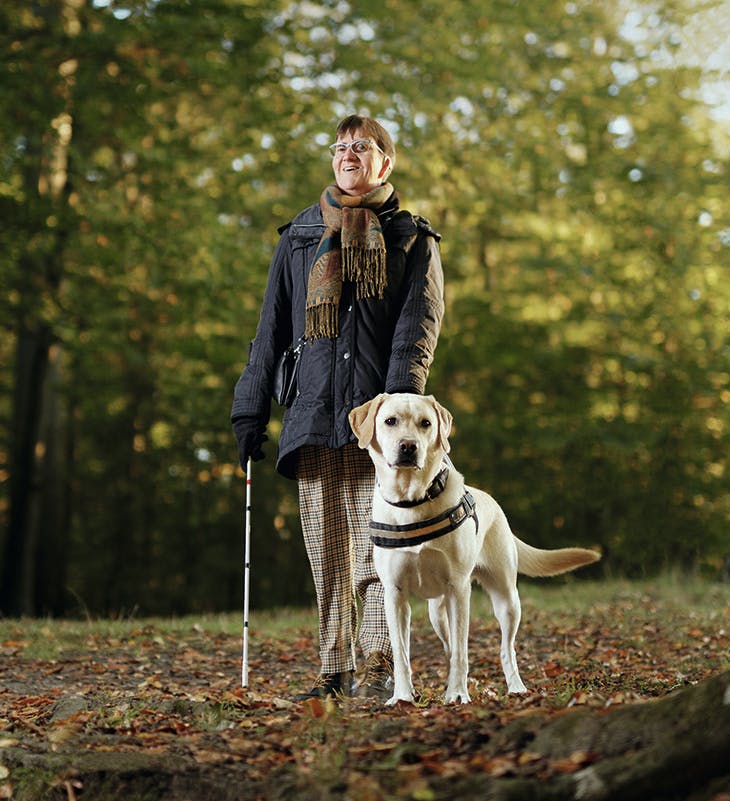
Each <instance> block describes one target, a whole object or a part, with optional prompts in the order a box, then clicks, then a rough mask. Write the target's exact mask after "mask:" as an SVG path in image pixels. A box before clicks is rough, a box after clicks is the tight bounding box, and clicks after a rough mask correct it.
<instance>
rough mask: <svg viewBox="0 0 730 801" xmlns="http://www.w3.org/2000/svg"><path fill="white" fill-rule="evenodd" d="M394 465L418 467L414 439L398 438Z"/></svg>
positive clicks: (416, 446) (416, 447)
mask: <svg viewBox="0 0 730 801" xmlns="http://www.w3.org/2000/svg"><path fill="white" fill-rule="evenodd" d="M395 466H396V467H418V444H417V443H416V442H415V441H414V440H412V439H402V440H400V442H399V443H398V450H397V452H396V457H395Z"/></svg>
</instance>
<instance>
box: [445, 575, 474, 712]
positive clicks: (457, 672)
mask: <svg viewBox="0 0 730 801" xmlns="http://www.w3.org/2000/svg"><path fill="white" fill-rule="evenodd" d="M470 601H471V578H469V580H467V581H465V582H461V583H460V584H458V585H456V586H454V587H452V588H451V591H450V592H449V593H447V596H446V603H447V610H448V616H449V631H450V639H451V659H450V660H449V680H448V683H447V685H446V695H445V696H444V701H445V702H446V703H447V704H453V703H455V702H457V701H459V702H461V703H462V704H468V703H469V702H470V701H471V698H469V692H468V690H467V688H466V679H467V675H468V673H469V603H470Z"/></svg>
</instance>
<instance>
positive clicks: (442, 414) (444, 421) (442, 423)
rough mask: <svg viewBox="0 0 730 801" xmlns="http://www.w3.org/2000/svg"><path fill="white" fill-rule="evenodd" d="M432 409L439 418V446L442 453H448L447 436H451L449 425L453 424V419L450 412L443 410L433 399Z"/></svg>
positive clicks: (449, 446)
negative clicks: (442, 450)
mask: <svg viewBox="0 0 730 801" xmlns="http://www.w3.org/2000/svg"><path fill="white" fill-rule="evenodd" d="M433 408H434V409H435V410H436V414H437V415H438V418H439V445H441V447H442V448H443V449H444V453H448V452H449V451H450V450H451V444H450V443H449V435H450V434H451V424H452V423H453V422H454V418H453V416H452V415H451V412H450V411H449V410H448V409H446V408H444V407H443V406H442V405H441V404H440V403H439V402H438V401H437V400H436V399H435V398H434V399H433Z"/></svg>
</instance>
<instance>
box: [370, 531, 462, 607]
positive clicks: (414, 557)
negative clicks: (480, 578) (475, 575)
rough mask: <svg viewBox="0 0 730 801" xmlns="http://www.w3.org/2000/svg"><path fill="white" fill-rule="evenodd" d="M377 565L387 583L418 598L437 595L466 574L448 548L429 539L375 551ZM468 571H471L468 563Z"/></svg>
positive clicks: (379, 572) (376, 567)
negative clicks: (428, 540)
mask: <svg viewBox="0 0 730 801" xmlns="http://www.w3.org/2000/svg"><path fill="white" fill-rule="evenodd" d="M373 556H374V560H375V569H376V571H377V573H378V575H379V576H380V580H381V581H382V582H383V584H384V585H386V586H388V585H391V586H395V587H397V588H398V589H399V590H401V591H402V592H405V593H407V594H412V595H416V596H418V597H419V598H438V597H440V596H441V595H443V594H444V593H445V592H446V590H447V589H448V588H449V587H450V586H453V584H454V583H455V582H456V581H458V580H459V577H463V575H464V570H465V567H466V566H465V565H464V564H462V563H461V560H458V559H457V560H455V559H454V555H453V554H452V553H450V552H449V550H448V549H444V548H442V547H438V546H434V545H432V544H430V543H425V544H422V545H414V546H409V547H406V548H379V547H375V548H374V551H373ZM466 570H467V572H471V571H470V570H469V569H468V567H467V568H466Z"/></svg>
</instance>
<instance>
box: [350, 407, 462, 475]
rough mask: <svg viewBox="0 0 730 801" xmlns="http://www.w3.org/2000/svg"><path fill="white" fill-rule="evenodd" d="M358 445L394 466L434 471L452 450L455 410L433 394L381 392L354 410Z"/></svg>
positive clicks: (351, 415) (352, 416)
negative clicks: (453, 411)
mask: <svg viewBox="0 0 730 801" xmlns="http://www.w3.org/2000/svg"><path fill="white" fill-rule="evenodd" d="M349 420H350V427H351V428H352V430H353V431H354V432H355V436H356V437H357V444H358V445H359V446H360V447H361V448H367V449H368V451H369V452H370V455H371V457H372V458H373V461H374V462H375V464H376V467H377V466H378V461H379V458H378V457H382V459H383V460H384V461H385V462H386V464H387V465H388V467H390V468H393V469H416V470H426V471H430V468H431V467H432V465H433V464H434V463H436V464H440V462H441V458H442V456H443V454H444V453H448V452H449V450H450V449H451V446H450V445H449V434H450V433H451V423H452V420H453V418H452V416H451V413H450V412H449V411H448V410H447V409H445V408H444V407H443V406H441V404H440V403H438V402H437V401H436V399H435V398H434V397H433V395H410V394H407V393H398V394H395V395H387V394H383V395H378V396H377V397H376V398H373V400H371V401H368V403H364V404H363V405H362V406H358V407H357V408H356V409H353V410H352V411H351V412H350V416H349Z"/></svg>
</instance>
